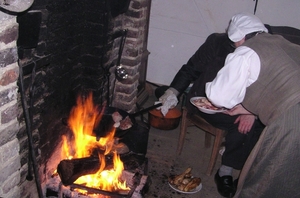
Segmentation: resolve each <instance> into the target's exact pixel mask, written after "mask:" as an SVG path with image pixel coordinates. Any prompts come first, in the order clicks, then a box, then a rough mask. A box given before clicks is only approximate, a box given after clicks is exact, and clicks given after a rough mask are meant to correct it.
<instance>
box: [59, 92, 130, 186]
mask: <svg viewBox="0 0 300 198" xmlns="http://www.w3.org/2000/svg"><path fill="white" fill-rule="evenodd" d="M98 109H99V108H98V106H96V105H94V104H93V96H92V93H90V94H89V95H88V97H87V98H86V99H85V100H84V99H83V98H81V97H78V98H77V105H76V106H75V107H73V109H72V110H71V113H70V117H69V119H68V123H69V126H70V128H71V129H72V132H73V135H74V139H73V141H72V142H69V141H68V140H67V138H66V137H65V136H64V137H63V148H62V156H63V157H64V158H68V159H72V158H73V157H74V158H83V157H89V156H91V154H92V152H93V151H94V150H95V149H99V148H100V149H102V150H104V152H102V153H104V154H99V161H100V164H101V166H100V169H99V171H98V172H97V173H96V174H92V175H85V176H82V177H80V178H78V179H77V180H76V181H75V182H74V183H77V184H84V185H85V186H88V187H92V188H98V189H101V190H107V191H116V190H118V189H122V190H130V188H128V187H127V186H126V182H122V181H120V177H121V174H122V171H123V170H124V166H123V163H122V161H121V160H120V157H119V155H117V153H116V152H113V162H114V167H113V169H111V170H104V168H105V157H104V155H107V154H109V153H110V152H111V150H112V148H113V144H114V135H115V130H113V131H111V132H110V133H109V134H108V135H107V136H106V137H103V138H100V139H99V141H97V140H96V137H95V136H93V135H92V134H93V129H94V126H95V125H97V124H98V123H99V121H100V119H101V118H102V115H103V112H100V113H99V110H98ZM102 109H104V108H102ZM72 153H73V155H72Z"/></svg>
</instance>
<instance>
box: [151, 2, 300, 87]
mask: <svg viewBox="0 0 300 198" xmlns="http://www.w3.org/2000/svg"><path fill="white" fill-rule="evenodd" d="M254 6H255V1H253V0H152V7H151V15H150V28H149V38H148V50H149V51H150V55H149V62H148V70H147V81H150V82H152V83H156V84H162V85H169V84H170V83H171V81H172V79H173V77H174V76H175V74H176V73H177V71H178V70H179V69H180V67H181V66H182V65H183V64H184V63H186V62H187V61H188V59H189V58H190V57H191V56H192V55H193V53H194V52H195V51H196V50H197V49H198V48H199V46H200V45H201V44H202V43H203V42H204V41H205V39H206V38H207V36H208V35H209V34H211V33H213V32H225V29H226V28H227V26H228V23H229V20H230V18H231V17H232V16H233V15H234V14H236V13H238V12H242V11H247V12H250V13H253V12H254ZM299 8H300V0H273V1H262V0H259V1H258V6H257V10H256V15H257V16H258V17H259V18H260V19H261V20H262V21H263V23H267V24H270V25H285V26H293V27H296V28H299V29H300V22H299V20H298V19H299V18H300V12H299Z"/></svg>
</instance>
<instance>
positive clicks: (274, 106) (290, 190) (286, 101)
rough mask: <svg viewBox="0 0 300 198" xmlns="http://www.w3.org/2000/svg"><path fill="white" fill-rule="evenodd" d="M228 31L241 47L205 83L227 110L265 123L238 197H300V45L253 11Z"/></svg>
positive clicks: (236, 17) (210, 94)
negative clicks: (275, 31) (269, 30)
mask: <svg viewBox="0 0 300 198" xmlns="http://www.w3.org/2000/svg"><path fill="white" fill-rule="evenodd" d="M228 36H229V38H230V40H232V41H233V42H234V44H235V46H236V50H235V51H234V52H233V53H231V54H229V55H228V56H227V58H226V61H225V65H224V67H223V68H222V69H221V70H220V71H219V72H218V74H217V76H216V78H215V79H214V80H213V81H211V82H208V83H207V84H206V89H205V90H206V95H207V97H208V98H209V100H210V101H211V102H212V103H213V104H214V105H216V106H219V107H220V106H222V107H226V108H228V109H230V110H228V111H227V112H226V113H228V114H230V115H241V114H245V115H246V114H255V115H257V116H258V118H259V119H260V120H261V121H262V122H263V123H264V124H265V125H266V129H265V130H264V131H263V133H262V134H261V136H260V138H259V141H258V142H257V144H256V145H255V147H254V149H253V150H252V152H251V154H250V156H251V157H249V158H248V159H247V161H246V163H245V165H244V167H243V169H242V172H241V174H240V178H239V182H238V184H239V185H238V190H237V192H236V195H235V197H241V198H252V197H267V198H269V197H300V196H299V195H300V193H299V189H298V188H299V185H300V180H299V177H300V170H299V165H298V164H299V158H300V144H299V142H300V122H299V118H300V87H299V82H300V56H299V55H300V46H299V45H296V44H294V43H292V42H290V41H288V40H287V39H285V38H284V37H283V36H281V35H271V34H269V33H267V30H266V29H265V27H264V25H263V23H262V22H261V20H260V19H259V18H258V17H257V16H255V15H253V14H250V13H239V14H236V15H234V16H233V17H232V18H231V22H230V24H229V28H228ZM290 38H291V37H290ZM298 38H299V34H298Z"/></svg>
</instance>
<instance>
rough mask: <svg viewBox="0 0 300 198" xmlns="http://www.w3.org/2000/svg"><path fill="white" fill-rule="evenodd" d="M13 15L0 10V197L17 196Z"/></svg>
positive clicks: (16, 27) (16, 105)
mask: <svg viewBox="0 0 300 198" xmlns="http://www.w3.org/2000/svg"><path fill="white" fill-rule="evenodd" d="M17 37H18V23H17V22H16V17H15V16H10V15H7V14H4V13H0V120H1V122H0V197H21V196H20V188H19V186H18V184H19V182H20V168H21V164H20V156H19V149H20V144H19V141H18V139H17V136H16V135H17V133H18V131H19V122H18V120H17V115H18V113H19V111H18V108H19V107H18V102H17V100H18V86H17V79H18V76H19V67H18V63H17V60H18V54H17V47H16V39H17Z"/></svg>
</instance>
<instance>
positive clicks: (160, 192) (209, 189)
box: [143, 95, 222, 198]
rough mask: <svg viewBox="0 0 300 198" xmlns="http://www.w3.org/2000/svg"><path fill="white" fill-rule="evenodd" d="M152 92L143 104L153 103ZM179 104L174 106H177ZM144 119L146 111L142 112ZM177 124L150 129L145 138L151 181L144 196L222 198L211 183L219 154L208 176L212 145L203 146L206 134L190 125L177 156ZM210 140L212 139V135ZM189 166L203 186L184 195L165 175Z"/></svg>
mask: <svg viewBox="0 0 300 198" xmlns="http://www.w3.org/2000/svg"><path fill="white" fill-rule="evenodd" d="M155 100H156V98H155V96H153V95H150V96H149V99H148V100H147V101H146V102H145V104H143V107H144V108H146V107H149V106H151V105H153V104H154V102H155ZM180 107H181V105H180V104H179V105H178V106H177V108H179V109H180ZM144 118H145V120H146V121H147V119H148V114H144ZM179 130H180V125H179V126H178V127H177V128H176V129H174V130H168V131H166V130H159V129H156V128H154V127H151V128H150V132H149V140H148V151H147V157H148V161H149V162H148V163H149V167H148V169H149V170H148V175H149V176H150V178H151V180H152V184H151V186H150V189H149V191H148V193H147V194H146V195H145V198H156V197H157V198H185V197H187V198H221V197H222V196H220V195H219V194H218V192H217V189H216V186H215V183H214V174H215V173H216V171H217V169H218V168H219V166H220V163H221V155H219V156H218V160H217V163H216V165H215V168H214V170H213V173H212V175H211V176H207V175H206V174H205V172H206V168H207V166H208V161H209V158H210V154H211V147H210V148H205V147H204V135H205V133H204V132H203V131H201V130H200V129H199V128H197V127H189V128H188V131H187V135H186V139H185V142H184V146H183V150H182V153H181V155H179V156H177V155H176V148H177V141H178V137H179ZM212 139H213V138H212ZM188 167H191V168H192V174H193V175H194V176H196V177H200V178H201V180H202V189H201V190H200V191H199V192H197V193H194V194H183V193H179V192H176V191H174V190H173V189H172V188H171V187H170V186H169V184H168V176H169V175H171V174H179V173H182V172H183V171H184V170H186V168H188Z"/></svg>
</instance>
